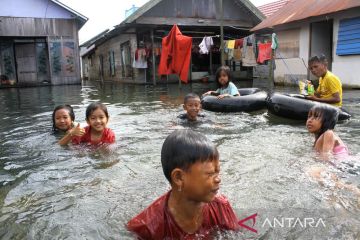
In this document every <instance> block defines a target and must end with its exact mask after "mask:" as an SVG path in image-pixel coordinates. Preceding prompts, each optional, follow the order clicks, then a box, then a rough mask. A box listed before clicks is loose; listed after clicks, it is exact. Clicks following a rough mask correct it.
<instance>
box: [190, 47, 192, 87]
mask: <svg viewBox="0 0 360 240" xmlns="http://www.w3.org/2000/svg"><path fill="white" fill-rule="evenodd" d="M189 82H192V53H190V77H189Z"/></svg>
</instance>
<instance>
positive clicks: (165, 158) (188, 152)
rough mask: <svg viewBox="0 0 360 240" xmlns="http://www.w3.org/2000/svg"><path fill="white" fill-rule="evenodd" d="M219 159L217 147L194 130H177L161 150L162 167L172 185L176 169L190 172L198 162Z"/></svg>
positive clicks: (167, 139)
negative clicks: (172, 174)
mask: <svg viewBox="0 0 360 240" xmlns="http://www.w3.org/2000/svg"><path fill="white" fill-rule="evenodd" d="M216 159H219V153H218V150H217V149H216V146H215V145H214V144H213V143H212V142H211V141H210V140H209V139H208V138H207V137H205V136H204V135H203V134H201V133H197V132H194V131H192V130H176V131H175V132H173V133H171V134H170V135H169V136H168V137H167V138H166V139H165V142H164V144H163V146H162V149H161V165H162V168H163V171H164V174H165V177H166V178H167V180H168V181H169V182H170V183H171V172H172V171H173V170H174V169H175V168H180V169H182V170H184V171H186V170H188V169H189V168H190V167H191V165H193V164H195V163H196V162H205V161H212V160H216Z"/></svg>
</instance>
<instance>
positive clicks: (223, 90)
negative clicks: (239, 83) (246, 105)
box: [203, 66, 240, 99]
mask: <svg viewBox="0 0 360 240" xmlns="http://www.w3.org/2000/svg"><path fill="white" fill-rule="evenodd" d="M215 75H216V82H217V83H218V85H219V88H218V89H217V90H216V91H208V92H206V93H204V94H203V96H207V95H216V96H217V97H218V98H219V99H221V98H225V97H236V96H240V93H239V91H238V89H237V87H236V86H235V84H234V83H232V82H231V71H230V68H229V67H227V66H222V67H219V68H218V70H217V71H216V74H215Z"/></svg>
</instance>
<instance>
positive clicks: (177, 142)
mask: <svg viewBox="0 0 360 240" xmlns="http://www.w3.org/2000/svg"><path fill="white" fill-rule="evenodd" d="M161 164H162V168H163V171H164V174H165V177H166V178H167V180H168V181H169V182H170V185H171V190H170V191H169V192H167V193H166V194H165V195H163V196H161V197H160V198H158V199H157V200H156V201H155V202H153V203H152V204H151V205H150V206H149V207H148V208H146V209H145V210H144V211H143V212H141V213H140V214H139V215H137V216H136V217H135V218H133V219H132V220H130V221H129V222H128V224H127V228H128V229H129V230H130V231H132V232H134V233H136V235H137V236H138V237H139V238H140V239H197V237H200V236H201V238H202V239H212V237H214V236H215V234H218V233H219V231H222V230H234V231H237V230H238V229H239V224H238V219H237V217H236V215H235V213H234V211H233V209H232V208H231V206H230V203H229V202H228V200H227V199H226V198H225V197H224V196H222V195H218V194H217V192H218V190H219V186H220V181H221V180H220V175H219V173H220V162H219V153H218V151H217V149H216V147H215V145H214V144H213V143H212V142H211V141H210V140H209V139H208V138H206V137H205V136H204V135H202V134H200V133H196V132H194V131H192V130H177V131H175V132H173V133H172V134H170V135H169V136H168V137H167V138H166V140H165V142H164V144H163V147H162V150H161Z"/></svg>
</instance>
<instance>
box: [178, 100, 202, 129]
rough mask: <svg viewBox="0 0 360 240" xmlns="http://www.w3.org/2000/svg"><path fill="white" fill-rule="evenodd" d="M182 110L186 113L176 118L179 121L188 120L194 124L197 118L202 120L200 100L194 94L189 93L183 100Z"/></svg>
mask: <svg viewBox="0 0 360 240" xmlns="http://www.w3.org/2000/svg"><path fill="white" fill-rule="evenodd" d="M183 107H184V110H185V111H186V113H183V114H180V115H179V117H178V118H180V119H181V120H188V121H190V122H196V121H197V120H198V118H199V117H201V118H203V117H204V114H201V113H200V111H201V100H200V97H199V96H198V95H197V94H195V93H189V94H187V95H186V96H185V98H184V105H183Z"/></svg>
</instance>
